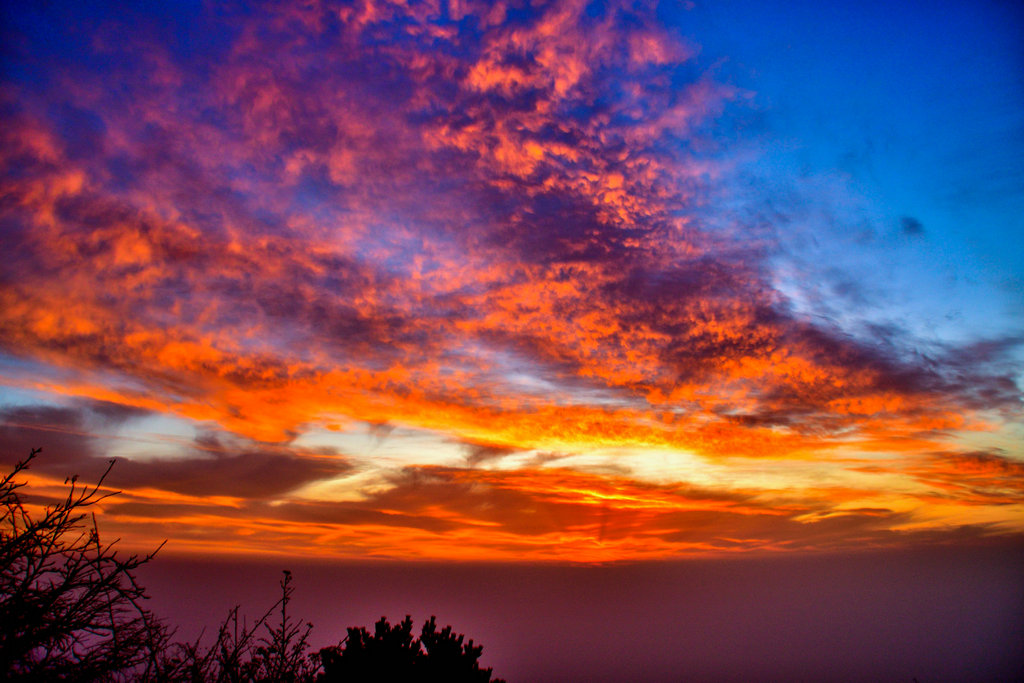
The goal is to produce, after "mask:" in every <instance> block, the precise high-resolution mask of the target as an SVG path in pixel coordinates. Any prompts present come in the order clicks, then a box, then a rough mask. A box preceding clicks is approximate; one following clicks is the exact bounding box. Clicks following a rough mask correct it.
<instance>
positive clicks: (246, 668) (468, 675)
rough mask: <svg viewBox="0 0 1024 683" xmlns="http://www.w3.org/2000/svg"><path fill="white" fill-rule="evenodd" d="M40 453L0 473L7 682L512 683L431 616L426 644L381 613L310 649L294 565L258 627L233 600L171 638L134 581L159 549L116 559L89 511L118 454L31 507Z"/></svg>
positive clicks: (0, 606) (101, 496)
mask: <svg viewBox="0 0 1024 683" xmlns="http://www.w3.org/2000/svg"><path fill="white" fill-rule="evenodd" d="M39 452H40V449H33V450H32V452H31V453H30V454H29V456H28V458H26V459H25V460H22V461H20V462H18V463H17V464H16V465H15V466H14V469H13V470H12V471H11V472H10V473H9V474H7V475H6V476H4V477H3V478H2V479H0V680H3V681H19V682H24V681H33V682H34V681H104V682H107V681H111V682H113V681H141V682H149V681H154V682H156V681H158V682H160V683H163V682H169V683H170V682H189V683H207V682H211V681H216V682H217V683H263V682H266V683H270V682H273V683H313V681H325V682H333V681H356V682H358V681H390V680H417V681H426V682H433V681H437V682H441V681H444V682H446V683H449V682H450V683H490V682H492V681H493V683H504V682H503V681H501V680H500V679H492V678H491V669H481V668H480V665H479V662H478V660H479V658H480V653H481V652H482V651H483V648H482V647H481V646H479V645H474V644H473V641H472V640H469V641H466V640H465V637H464V636H462V635H461V634H455V633H453V632H452V627H451V626H446V627H444V628H443V629H441V630H438V628H437V622H436V620H435V618H434V617H431V618H430V620H429V621H427V622H426V623H425V624H424V625H423V629H422V630H421V632H420V637H419V638H418V639H417V638H414V637H413V634H412V618H411V617H406V618H405V620H404V621H402V622H400V623H398V624H395V625H394V626H391V625H390V624H389V623H388V621H387V619H385V618H383V617H382V618H381V619H380V621H378V622H377V624H376V625H375V629H374V633H373V634H372V635H371V634H370V633H368V632H367V631H366V629H364V628H349V629H348V636H347V637H346V638H345V639H344V640H343V641H342V642H341V643H339V644H338V645H337V646H335V647H328V648H324V649H322V650H320V651H319V652H317V653H312V654H311V653H309V636H310V632H311V631H312V628H313V625H312V624H303V623H302V622H300V621H296V620H295V619H294V618H293V617H292V616H291V615H290V614H289V612H288V606H289V603H290V602H291V599H292V593H293V591H294V588H293V587H292V574H291V572H289V571H285V572H284V577H283V578H282V579H281V583H280V586H281V597H280V598H279V599H278V601H277V602H275V603H274V605H272V606H271V607H270V609H269V610H267V612H266V613H264V614H263V616H262V617H260V618H259V619H257V620H256V622H255V623H254V624H253V625H252V626H251V627H250V626H248V625H247V624H246V622H245V620H244V619H241V618H240V616H239V610H240V607H234V608H233V609H232V610H230V611H229V612H228V615H227V618H226V619H225V620H224V621H223V622H222V623H221V624H220V626H219V627H218V629H217V632H216V636H215V637H214V640H213V643H212V644H211V645H209V646H208V647H207V646H203V645H202V640H203V636H202V634H200V636H199V637H198V638H197V639H196V640H195V641H194V642H186V643H180V642H179V643H171V633H170V632H169V631H168V629H167V627H166V626H165V625H164V623H163V622H162V621H161V620H159V619H157V618H156V617H154V616H153V614H152V613H150V612H149V611H148V610H147V609H145V608H144V607H143V605H142V603H143V601H144V600H146V599H147V596H146V592H145V589H144V588H143V587H142V586H140V585H139V583H138V582H137V580H136V578H135V570H136V569H138V568H139V567H140V566H142V565H144V564H146V563H147V562H149V561H150V560H152V559H153V558H154V556H155V554H156V553H155V552H153V553H150V554H149V555H146V556H143V557H139V556H137V555H130V556H128V557H119V556H118V555H117V553H116V552H115V550H114V546H115V544H116V543H117V541H114V542H111V543H103V542H102V541H101V540H100V533H99V528H98V526H97V524H96V516H95V514H94V513H93V512H92V510H90V509H89V508H92V507H93V506H95V505H96V504H97V503H100V502H101V501H103V500H105V499H106V498H108V497H110V496H113V495H116V493H117V492H116V491H108V492H104V490H103V482H104V480H105V479H106V477H107V474H109V473H110V469H111V467H112V466H113V461H111V467H108V468H107V470H106V472H104V474H103V476H102V477H100V479H99V481H98V482H97V483H96V484H95V485H93V486H91V487H89V486H84V487H83V486H81V485H79V484H78V480H77V478H76V477H70V478H68V479H67V480H65V484H66V485H67V487H68V488H67V494H66V495H65V496H64V497H63V498H60V499H58V500H57V502H56V503H53V504H51V505H48V506H42V507H40V506H35V505H31V504H28V503H26V501H25V500H24V499H23V497H22V495H21V493H20V492H21V489H22V488H23V487H24V486H25V483H24V482H21V483H19V482H17V481H16V478H17V476H18V475H19V474H21V473H23V472H25V471H26V470H27V469H28V468H29V465H30V464H31V462H32V460H33V459H35V457H36V456H37V455H38V454H39ZM161 547H162V544H161ZM159 549H160V548H157V550H159ZM275 612H276V613H277V614H278V615H279V618H278V620H277V621H276V622H272V619H271V618H272V616H273V615H274V614H275Z"/></svg>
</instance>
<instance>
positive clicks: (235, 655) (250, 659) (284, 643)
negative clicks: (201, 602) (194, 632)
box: [158, 570, 319, 683]
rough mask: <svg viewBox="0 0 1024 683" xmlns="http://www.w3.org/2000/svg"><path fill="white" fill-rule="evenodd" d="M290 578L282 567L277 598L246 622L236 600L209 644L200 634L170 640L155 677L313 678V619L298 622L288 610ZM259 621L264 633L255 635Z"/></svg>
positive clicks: (306, 682)
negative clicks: (188, 639)
mask: <svg viewBox="0 0 1024 683" xmlns="http://www.w3.org/2000/svg"><path fill="white" fill-rule="evenodd" d="M291 582H292V573H291V572H290V571H287V570H285V571H284V578H283V579H282V580H281V584H280V585H281V597H280V599H278V601H277V602H276V603H274V604H273V605H272V606H271V607H270V609H268V610H267V611H266V612H265V613H264V614H263V616H262V617H260V618H259V619H257V620H256V623H255V624H253V626H252V627H251V628H250V627H249V626H247V625H246V624H245V623H244V621H243V622H242V623H241V624H240V623H239V609H240V607H238V606H236V607H233V608H232V609H231V610H230V611H229V612H228V616H227V618H225V619H224V621H223V622H221V625H220V627H219V628H218V629H217V636H216V638H215V639H214V642H213V643H212V644H211V645H210V646H209V647H208V648H203V647H202V646H201V645H200V643H201V641H202V637H203V636H202V634H200V636H199V637H198V638H197V639H196V641H195V642H192V643H175V644H174V645H173V646H172V647H171V648H169V652H168V654H167V655H165V656H164V657H163V658H162V659H161V660H160V666H159V670H158V680H161V681H190V682H193V683H201V682H203V681H217V682H218V683H241V682H243V681H244V682H246V683H249V682H258V681H267V682H270V681H273V682H275V683H276V682H280V683H312V681H313V680H315V677H316V673H317V670H318V669H319V664H318V661H317V660H316V659H315V655H313V654H310V653H308V650H309V635H310V632H311V631H312V630H313V625H312V624H305V625H304V626H303V625H302V624H300V623H296V622H294V621H293V620H292V619H291V618H290V617H289V616H288V603H289V602H290V601H291V598H292V593H293V591H294V588H293V587H292V585H291ZM278 609H279V610H280V621H279V622H278V624H277V625H276V626H275V625H271V623H270V621H269V620H270V617H271V615H272V614H273V613H274V610H278ZM261 627H262V629H263V630H264V631H265V633H264V634H263V635H262V636H260V637H259V638H257V635H258V634H259V633H260V629H261Z"/></svg>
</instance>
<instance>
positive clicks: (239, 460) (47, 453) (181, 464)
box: [0, 401, 351, 499]
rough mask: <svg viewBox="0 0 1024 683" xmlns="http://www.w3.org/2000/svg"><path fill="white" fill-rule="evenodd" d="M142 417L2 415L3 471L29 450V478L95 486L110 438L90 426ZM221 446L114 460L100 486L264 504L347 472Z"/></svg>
mask: <svg viewBox="0 0 1024 683" xmlns="http://www.w3.org/2000/svg"><path fill="white" fill-rule="evenodd" d="M145 414H146V412H145V411H140V410H137V409H134V408H130V407H125V406H120V405H117V404H111V403H107V402H91V401H90V402H84V401H83V402H79V405H78V406H76V407H53V406H20V407H11V408H7V409H5V410H3V411H0V420H2V422H0V450H2V451H3V460H4V462H5V463H7V464H8V465H10V464H13V463H14V462H16V461H18V460H21V459H24V458H25V457H26V456H27V455H28V454H29V452H30V451H31V450H32V449H33V448H42V449H43V451H42V454H41V455H40V456H39V457H38V458H37V459H36V460H35V462H33V464H32V468H33V470H36V471H39V472H44V473H48V474H50V475H51V476H55V477H66V476H71V475H80V476H81V477H82V479H83V481H95V480H96V479H97V478H98V477H99V476H100V475H101V474H102V473H103V471H104V470H105V469H106V468H107V466H108V464H109V458H108V456H107V455H106V450H107V448H108V447H109V444H110V441H109V438H110V437H105V436H104V435H103V434H102V433H96V432H94V431H92V429H93V428H94V427H95V426H96V421H95V419H94V418H96V417H99V418H100V420H101V423H109V422H111V421H113V423H115V424H119V423H120V422H122V421H124V420H128V419H133V418H136V417H140V416H143V415H145ZM242 441H243V442H242V443H239V440H238V439H231V440H229V441H227V442H225V441H224V440H222V439H221V438H220V437H218V436H217V435H216V434H212V433H203V434H200V435H199V436H198V437H197V438H196V440H195V442H194V443H193V444H192V447H189V445H188V444H185V445H183V448H182V450H183V453H182V455H181V456H180V457H173V458H156V459H152V458H147V459H129V458H121V457H119V458H116V459H115V466H114V468H113V469H112V471H111V473H110V476H109V477H108V478H107V480H106V483H107V484H108V485H109V486H112V487H115V488H123V489H129V490H130V489H137V488H155V489H160V490H163V491H173V492H175V493H181V494H185V495H192V496H232V497H239V498H255V499H261V498H269V497H273V496H277V495H283V494H285V493H288V492H290V491H292V490H294V489H296V488H298V487H300V486H302V485H303V484H307V483H310V482H313V481H319V480H323V479H330V478H333V477H338V476H341V475H344V474H345V473H347V472H349V471H350V470H351V464H350V463H349V461H348V460H347V459H346V458H345V457H344V456H341V455H339V454H337V453H335V452H331V451H324V452H320V451H308V450H297V449H290V448H288V447H286V446H281V447H269V446H260V445H251V444H246V443H244V440H242Z"/></svg>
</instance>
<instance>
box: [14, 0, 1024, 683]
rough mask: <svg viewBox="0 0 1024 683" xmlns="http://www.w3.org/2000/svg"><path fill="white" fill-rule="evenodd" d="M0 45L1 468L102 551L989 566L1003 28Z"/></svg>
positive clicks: (1006, 474)
mask: <svg viewBox="0 0 1024 683" xmlns="http://www.w3.org/2000/svg"><path fill="white" fill-rule="evenodd" d="M0 23H2V28H0V30H2V37H0V46H2V48H0V49H2V62H0V63H2V81H0V240H2V247H0V444H2V452H3V458H4V462H5V463H13V462H14V461H15V460H16V459H18V458H20V457H24V455H26V454H27V453H28V451H29V449H30V448H32V447H36V446H41V447H43V449H44V450H43V454H42V456H41V457H40V458H39V459H38V461H37V462H36V463H35V464H34V465H33V467H32V469H31V471H30V473H29V474H30V477H29V480H30V481H31V482H33V484H34V485H35V486H36V487H37V491H38V492H40V493H42V494H45V492H47V491H54V492H56V491H57V490H58V489H59V487H60V485H61V484H62V482H63V481H64V478H65V476H67V475H68V474H72V473H79V474H81V475H82V477H83V478H84V479H87V480H88V479H90V478H93V479H94V478H95V477H96V476H98V475H99V473H101V472H102V470H103V469H104V467H105V466H106V463H107V461H108V460H109V459H110V458H116V459H117V464H116V465H115V466H114V469H113V471H112V473H111V475H110V477H109V479H108V483H109V484H110V485H111V486H112V487H114V488H116V489H120V490H121V491H122V494H121V495H119V496H117V497H116V498H113V499H111V500H109V501H107V503H106V504H105V505H104V507H103V524H104V528H105V529H109V530H110V533H111V534H115V535H117V536H119V537H120V538H121V539H122V541H121V543H122V544H123V545H124V546H125V547H127V548H134V549H147V548H152V547H154V546H155V545H156V544H158V543H159V542H160V541H162V540H164V539H167V540H168V545H167V549H168V551H169V552H172V553H178V554H181V555H183V556H189V555H192V556H198V555H197V554H203V555H207V556H208V555H229V556H233V557H237V558H240V557H242V556H247V557H254V556H255V557H261V558H263V559H267V558H270V557H273V556H279V555H288V556H297V555H301V556H303V557H307V558H323V559H330V558H333V559H336V560H346V561H348V560H367V559H389V560H395V559H398V560H410V559H424V560H443V561H450V560H474V561H477V560H483V561H502V562H527V563H530V562H547V561H558V562H568V563H607V562H615V561H622V560H625V561H638V560H657V559H679V558H691V557H697V556H699V557H715V556H719V555H728V556H733V555H735V554H744V555H760V554H774V555H778V554H793V553H797V554H799V553H801V552H808V551H813V552H821V551H829V552H842V551H847V550H865V549H900V548H916V547H921V546H922V545H925V546H931V545H940V546H941V545H949V544H953V545H956V544H977V543H985V542H992V541H1011V542H1014V539H1016V541H1015V542H1016V543H1018V544H1019V543H1020V539H1021V538H1022V534H1024V411H1022V385H1024V379H1022V378H1024V374H1022V368H1024V296H1022V292H1024V50H1022V49H1021V42H1020V36H1021V35H1022V32H1024V13H1022V12H1021V11H1020V9H1019V8H1018V7H1017V6H1016V5H1015V3H1008V2H1007V3H1001V2H976V3H975V2H949V3H944V2H934V1H933V2H907V3H885V2H870V1H869V2H853V1H852V0H851V1H850V2H834V3H829V2H825V3H821V2H818V3H809V2H808V3H804V2H794V3H764V2H753V1H749V2H748V1H740V0H724V1H722V2H710V1H709V2H661V3H657V2H644V1H642V0H637V1H635V2H615V1H607V2H600V1H595V2H584V1H582V0H576V1H566V2H544V1H540V0H538V1H534V2H527V1H525V0H524V1H523V2H494V3H491V2H482V1H481V2H474V1H472V0H462V1H460V0H451V1H449V2H443V1H441V2H405V1H403V0H396V1H394V2H385V1H381V2H373V1H371V0H360V1H357V2H345V3H338V4H336V3H329V2H324V3H321V2H317V1H316V0H311V1H309V2H301V3H300V2H296V3H288V2H281V3H275V2H265V3H263V2H260V3H242V4H239V3H230V2H229V3H200V2H139V3H131V5H130V6H129V7H127V8H126V7H123V6H122V4H121V3H114V2H111V3H91V2H90V3H78V2H47V3H42V2H22V3H5V4H4V8H3V17H2V22H0ZM498 673H501V672H500V671H499V672H498Z"/></svg>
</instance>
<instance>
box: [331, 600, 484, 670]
mask: <svg viewBox="0 0 1024 683" xmlns="http://www.w3.org/2000/svg"><path fill="white" fill-rule="evenodd" d="M464 641H465V636H463V635H461V634H454V633H453V632H452V627H451V626H445V627H444V628H443V629H441V630H440V631H438V630H437V620H436V618H435V617H433V616H432V617H430V620H429V621H427V622H425V623H424V624H423V629H422V630H421V631H420V637H419V638H418V639H414V638H413V635H412V617H410V616H408V615H407V616H406V617H405V619H404V620H402V621H401V622H399V623H397V624H395V625H394V626H392V625H391V624H389V623H388V620H387V618H385V617H381V618H380V620H379V621H377V623H376V624H374V632H373V634H372V635H371V634H370V633H369V632H368V631H367V630H366V629H365V628H362V627H359V628H349V629H348V636H346V637H345V640H343V641H342V642H341V643H339V644H338V645H336V646H333V647H328V648H324V649H322V650H320V652H319V653H318V656H319V659H320V662H321V664H322V666H323V673H322V674H320V676H319V677H318V678H317V681H320V682H323V683H334V682H335V681H357V682H361V681H380V680H395V681H399V680H402V681H413V680H415V681H428V682H431V683H433V682H435V681H436V682H437V683H440V682H442V681H445V682H451V683H488V682H491V683H504V681H502V679H500V678H494V679H492V678H491V671H492V669H490V668H487V669H481V668H480V664H479V661H478V660H479V659H480V654H481V652H482V651H483V646H480V645H474V644H473V641H472V640H469V641H468V642H464Z"/></svg>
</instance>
